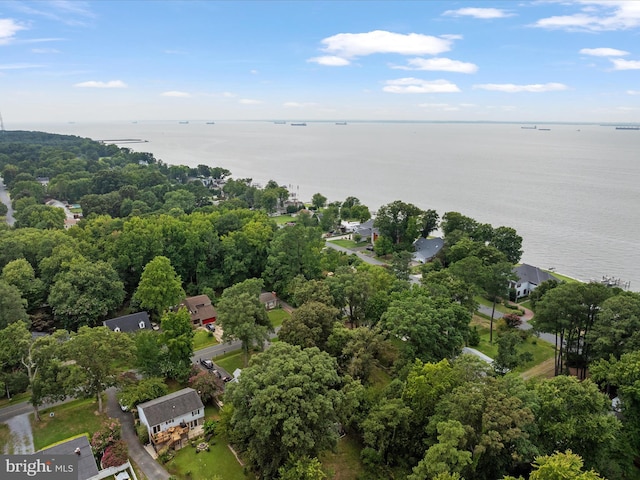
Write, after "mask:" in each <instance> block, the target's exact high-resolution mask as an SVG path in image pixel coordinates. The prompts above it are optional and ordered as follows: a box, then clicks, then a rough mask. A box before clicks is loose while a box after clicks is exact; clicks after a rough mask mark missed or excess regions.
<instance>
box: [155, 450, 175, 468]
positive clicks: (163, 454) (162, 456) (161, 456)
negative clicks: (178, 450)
mask: <svg viewBox="0 0 640 480" xmlns="http://www.w3.org/2000/svg"><path fill="white" fill-rule="evenodd" d="M173 456H174V452H173V450H170V449H169V447H164V448H163V449H161V450H160V451H159V452H158V461H159V462H160V463H162V464H163V465H164V464H165V463H167V462H169V461H171V459H172V458H173Z"/></svg>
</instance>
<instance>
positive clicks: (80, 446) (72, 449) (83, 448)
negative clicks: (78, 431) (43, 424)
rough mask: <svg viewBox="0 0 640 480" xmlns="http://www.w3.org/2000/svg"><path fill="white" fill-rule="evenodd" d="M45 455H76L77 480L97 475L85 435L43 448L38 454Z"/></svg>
mask: <svg viewBox="0 0 640 480" xmlns="http://www.w3.org/2000/svg"><path fill="white" fill-rule="evenodd" d="M38 453H39V454H45V455H52V456H55V455H77V456H78V480H88V479H90V478H92V477H95V476H96V475H98V465H97V464H96V459H95V458H94V457H93V451H92V450H91V445H89V439H88V438H87V437H86V435H82V436H80V437H76V438H72V439H70V440H67V441H66V442H62V443H58V444H56V445H54V446H52V447H49V448H44V449H42V450H40V451H39V452H38Z"/></svg>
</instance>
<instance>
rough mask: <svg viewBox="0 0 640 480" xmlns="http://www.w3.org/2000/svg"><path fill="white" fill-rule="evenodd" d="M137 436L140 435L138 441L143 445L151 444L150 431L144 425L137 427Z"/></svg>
mask: <svg viewBox="0 0 640 480" xmlns="http://www.w3.org/2000/svg"><path fill="white" fill-rule="evenodd" d="M136 434H138V440H140V443H141V444H143V445H146V444H147V443H149V430H147V427H145V426H144V425H143V424H139V425H136Z"/></svg>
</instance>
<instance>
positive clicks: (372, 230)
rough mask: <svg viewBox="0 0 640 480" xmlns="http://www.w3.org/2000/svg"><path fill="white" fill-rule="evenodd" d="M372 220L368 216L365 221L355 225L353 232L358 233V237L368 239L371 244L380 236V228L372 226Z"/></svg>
mask: <svg viewBox="0 0 640 480" xmlns="http://www.w3.org/2000/svg"><path fill="white" fill-rule="evenodd" d="M374 222H375V220H374V219H373V218H370V219H369V220H367V221H366V222H364V223H361V224H360V225H359V226H358V227H355V229H354V232H353V233H354V234H358V235H360V237H361V238H363V239H365V240H369V241H370V242H371V245H373V244H374V243H376V240H377V239H378V237H379V236H380V230H378V228H376V227H374V226H373V224H374ZM352 238H353V237H352Z"/></svg>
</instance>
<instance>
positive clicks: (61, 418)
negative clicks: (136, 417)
mask: <svg viewBox="0 0 640 480" xmlns="http://www.w3.org/2000/svg"><path fill="white" fill-rule="evenodd" d="M103 405H106V402H103ZM97 410H98V405H97V402H96V401H95V400H94V399H82V400H74V401H73V402H69V403H65V404H63V405H57V406H55V407H52V408H47V409H44V410H42V411H41V412H40V417H41V418H42V421H41V422H38V421H36V420H35V419H34V418H33V416H32V417H31V426H32V428H33V444H34V447H35V449H36V451H37V450H40V449H42V448H44V447H47V446H49V445H51V444H53V443H57V442H60V441H61V440H66V439H67V438H69V437H73V436H76V435H79V434H82V433H88V434H89V436H91V435H93V432H95V431H96V430H98V429H99V428H100V426H101V425H102V422H103V421H105V420H106V419H107V415H106V414H105V413H102V414H98V412H97ZM49 412H54V416H53V417H50V416H49Z"/></svg>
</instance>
